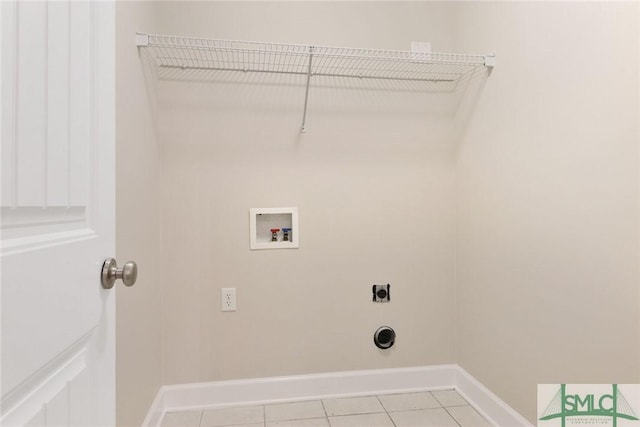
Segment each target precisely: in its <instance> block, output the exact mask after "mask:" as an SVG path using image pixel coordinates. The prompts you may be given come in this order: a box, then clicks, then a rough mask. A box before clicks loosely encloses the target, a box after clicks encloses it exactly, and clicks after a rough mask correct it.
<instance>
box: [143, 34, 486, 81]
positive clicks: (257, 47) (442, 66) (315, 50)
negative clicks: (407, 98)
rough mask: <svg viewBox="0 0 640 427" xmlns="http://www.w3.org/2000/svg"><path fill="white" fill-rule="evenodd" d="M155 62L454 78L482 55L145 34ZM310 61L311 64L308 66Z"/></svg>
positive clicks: (470, 69) (246, 69) (176, 65)
mask: <svg viewBox="0 0 640 427" xmlns="http://www.w3.org/2000/svg"><path fill="white" fill-rule="evenodd" d="M147 48H148V49H149V50H150V53H151V58H152V59H153V61H154V62H155V64H156V66H158V67H159V68H181V69H201V70H212V71H216V70H217V71H242V72H263V73H282V74H300V75H307V74H309V75H311V76H330V77H353V78H361V79H365V78H368V79H389V80H411V81H425V82H456V81H458V80H460V79H461V78H463V77H465V76H466V75H468V74H470V73H472V72H473V71H474V70H475V69H477V68H478V67H484V66H485V56H484V55H468V54H452V53H435V52H434V53H416V52H405V51H394V50H378V49H357V48H345V47H331V46H309V45H295V44H282V43H264V42H248V41H238V40H215V39H201V38H193V37H178V36H162V35H148V44H147ZM310 64H311V66H309V65H310Z"/></svg>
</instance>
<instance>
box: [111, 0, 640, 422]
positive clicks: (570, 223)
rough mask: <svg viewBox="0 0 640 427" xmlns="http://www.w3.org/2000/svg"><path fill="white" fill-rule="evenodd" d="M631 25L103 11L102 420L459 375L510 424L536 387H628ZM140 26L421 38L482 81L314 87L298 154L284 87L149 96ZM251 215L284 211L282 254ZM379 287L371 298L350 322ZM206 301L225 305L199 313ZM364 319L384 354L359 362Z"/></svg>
mask: <svg viewBox="0 0 640 427" xmlns="http://www.w3.org/2000/svg"><path fill="white" fill-rule="evenodd" d="M637 9H638V6H637V5H634V4H631V3H628V4H623V3H615V4H607V3H562V4H561V3H551V2H544V3H522V2H517V3H516V2H511V3H509V2H497V3H493V2H478V3H460V2H457V3H453V2H451V3H437V2H424V3H422V2H407V3H404V2H392V3H385V2H370V3H364V2H359V3H349V2H340V3H332V4H328V3H322V2H319V3H314V2H296V3H294V2H289V3H277V2H257V3H249V2H237V3H228V2H176V3H172V2H157V3H145V2H140V3H138V2H135V3H118V15H117V17H118V50H119V56H118V64H117V66H118V69H117V72H118V92H117V97H118V112H117V119H118V122H117V123H118V200H117V201H118V212H117V213H118V247H117V249H118V250H117V252H118V258H119V261H120V262H124V261H125V260H126V259H137V260H138V261H139V264H140V268H141V274H140V280H139V283H138V284H137V285H136V286H135V287H134V288H131V289H124V288H120V289H119V290H118V298H117V302H118V304H117V310H118V311H117V315H118V321H117V325H118V329H117V333H118V336H117V340H118V390H117V391H118V425H138V424H139V423H140V421H141V420H142V417H143V416H144V412H145V411H146V409H147V408H148V405H149V403H150V402H151V399H152V398H153V396H154V395H155V392H156V391H157V388H158V386H159V385H160V384H161V383H162V384H174V383H182V382H192V381H209V380H220V379H231V378H246V377H262V376H273V375H284V374H301V373H312V372H323V371H336V370H350V369H367V368H383V367H398V366H410V365H430V364H439V363H452V362H458V363H460V364H461V365H462V366H463V367H464V368H465V369H467V370H469V371H470V372H471V373H472V374H473V375H475V376H476V377H477V378H478V379H480V380H481V381H482V382H483V383H484V384H485V385H487V386H488V387H489V388H490V389H491V390H493V391H495V392H496V393H498V394H499V395H500V396H501V397H502V398H503V399H505V400H506V401H507V402H508V403H509V404H510V405H512V406H513V407H514V408H515V409H517V410H518V411H520V412H522V413H523V414H524V415H525V416H527V417H528V418H529V419H530V420H532V421H534V419H535V401H536V395H535V393H536V384H537V383H542V382H638V378H640V372H639V368H640V367H639V364H638V360H639V356H640V351H639V345H640V341H639V339H638V337H639V336H640V328H639V326H638V325H639V324H640V316H639V315H638V312H639V311H640V310H639V307H638V301H640V295H639V294H640V293H639V292H638V271H637V270H638V262H637V261H638V255H639V254H638V235H639V233H640V229H639V227H638V218H639V210H638V194H639V192H638V190H639V187H640V186H639V184H638V182H639V174H638V166H639V160H638V154H639V153H638V133H639V132H638V116H639V113H640V109H639V107H638V93H640V88H639V87H638V86H639V85H638V63H639V60H638V59H639V58H638V56H639V54H638V46H637V43H638V20H637V17H638V13H639V12H638V10H637ZM156 24H157V25H156ZM141 30H142V31H150V32H153V31H157V32H159V33H166V34H182V35H194V36H203V37H214V38H215V37H218V38H228V39H248V40H260V41H276V42H292V43H301V44H305V43H317V44H327V45H339V46H358V47H374V48H388V49H401V50H403V49H408V47H409V43H410V41H412V40H422V41H431V42H433V46H434V50H439V51H448V50H453V51H464V52H492V51H495V52H496V53H497V55H498V66H497V67H496V69H495V70H494V72H493V74H492V75H491V77H489V78H488V79H486V80H485V79H483V78H482V77H479V78H478V80H476V81H474V82H472V83H473V84H472V85H471V86H470V87H469V88H468V90H467V91H466V95H467V96H466V98H465V99H463V100H462V101H463V102H461V103H460V104H458V103H457V101H458V100H457V99H451V97H450V96H446V95H444V96H443V95H442V94H434V93H420V92H416V91H415V87H409V88H405V89H407V90H404V91H398V90H396V89H397V87H394V88H393V89H394V90H389V89H390V87H389V86H387V85H384V84H378V85H374V87H371V86H368V87H364V86H362V87H358V85H357V84H356V87H355V88H353V87H351V88H349V87H350V86H353V84H352V83H349V84H348V85H345V83H344V82H342V81H339V80H332V81H327V80H324V81H323V80H320V79H316V80H315V82H314V87H313V88H312V90H311V95H310V96H311V98H310V103H309V116H308V128H309V131H308V133H307V134H305V135H301V134H300V133H299V132H298V128H299V125H300V120H301V115H302V101H303V97H304V87H303V84H304V82H303V80H299V79H297V78H291V77H265V76H251V77H250V78H249V80H250V81H249V82H248V83H249V84H247V82H246V81H244V82H243V83H242V84H237V82H238V80H237V76H226V80H225V81H223V82H220V81H218V82H208V83H206V84H204V83H202V82H198V81H192V82H184V81H182V82H175V81H163V82H160V83H159V84H158V86H157V87H155V88H152V90H151V91H150V93H149V95H150V97H149V96H147V95H148V94H147V93H146V92H145V80H144V79H143V76H142V74H141V65H140V63H139V62H138V57H137V54H136V51H135V49H132V48H131V43H132V40H131V39H130V37H131V35H132V33H133V32H135V31H141ZM156 96H157V97H158V106H157V113H158V118H159V120H158V122H157V123H158V129H157V130H158V133H157V136H156V135H155V134H154V133H153V129H154V126H155V124H154V122H153V120H154V114H155V112H156V107H155V106H154V102H155V97H156ZM476 96H477V97H476ZM149 99H151V103H150V101H149ZM456 108H457V109H456ZM458 139H460V140H459V141H458ZM274 206H297V207H298V208H299V209H300V226H301V245H300V249H298V250H280V251H250V250H249V235H248V229H249V226H248V210H249V208H250V207H274ZM163 266H165V267H163ZM386 282H390V283H391V284H392V295H393V302H392V303H391V304H388V305H374V304H373V303H371V302H370V285H371V284H372V283H386ZM222 287H236V288H237V290H238V311H237V312H235V313H221V312H220V288H222ZM161 288H162V289H163V290H162V295H161V292H160V289H161ZM163 299H164V300H165V301H168V302H169V303H167V304H165V306H164V307H163V309H162V314H161V305H162V304H161V302H162V300H163ZM160 324H161V329H162V332H161V333H160V327H159V326H160ZM383 324H388V325H391V326H393V327H394V328H395V329H396V331H397V332H398V341H397V345H396V346H395V347H394V348H393V349H392V350H391V351H388V352H381V351H379V350H377V349H376V348H375V347H374V346H373V344H372V343H371V337H372V334H373V331H374V330H375V329H376V328H377V327H378V326H379V325H383ZM161 335H162V339H161ZM161 361H162V366H161ZM160 372H162V381H161V380H160V375H161V374H160Z"/></svg>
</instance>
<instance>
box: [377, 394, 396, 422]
mask: <svg viewBox="0 0 640 427" xmlns="http://www.w3.org/2000/svg"><path fill="white" fill-rule="evenodd" d="M376 399H378V403H380V406H382V409H384V413H385V414H387V418H389V421H391V424H393V427H398V426H396V422H395V421H393V418H391V414H390V413H389V411H387V407H386V406H384V403H382V400H380V396H379V395H376Z"/></svg>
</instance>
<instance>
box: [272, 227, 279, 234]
mask: <svg viewBox="0 0 640 427" xmlns="http://www.w3.org/2000/svg"><path fill="white" fill-rule="evenodd" d="M278 231H280V229H279V228H272V229H271V232H272V233H277V232H278Z"/></svg>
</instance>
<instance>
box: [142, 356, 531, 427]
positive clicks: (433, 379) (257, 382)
mask: <svg viewBox="0 0 640 427" xmlns="http://www.w3.org/2000/svg"><path fill="white" fill-rule="evenodd" d="M451 388H455V389H456V390H458V391H459V392H460V394H461V395H463V397H464V398H465V399H466V400H467V401H468V402H469V404H471V405H472V406H473V407H475V408H476V409H477V410H478V412H480V413H481V414H482V415H483V416H484V417H485V418H486V419H487V420H489V422H491V423H493V424H494V425H495V426H499V427H531V426H532V425H531V424H530V423H529V422H528V421H527V420H526V419H524V418H523V417H522V416H521V415H520V414H518V413H517V412H516V411H515V410H513V409H512V408H511V407H509V406H508V405H507V404H506V403H504V402H503V401H502V400H501V399H500V398H498V397H497V396H496V395H495V394H493V393H492V392H491V391H489V390H488V389H487V388H486V387H484V386H483V385H482V384H480V383H479V382H478V381H477V380H476V379H475V378H473V377H472V376H471V375H470V374H469V373H468V372H466V371H465V370H464V369H462V368H461V367H460V366H458V365H437V366H424V367H413V368H396V369H377V370H368V371H348V372H331V373H324V374H310V375H295V376H287V377H272V378H258V379H247V380H232V381H217V382H209V383H194V384H180V385H170V386H163V387H161V388H160V390H159V391H158V395H157V396H156V398H155V400H154V401H153V404H152V405H151V408H150V410H149V413H148V414H147V417H146V419H145V421H144V424H143V427H159V426H160V423H161V420H162V415H163V414H164V413H165V412H169V411H184V410H194V409H213V408H218V407H224V406H239V405H257V404H261V405H262V404H271V403H282V402H287V401H300V400H315V399H326V398H335V397H350V396H366V395H377V394H390V393H403V392H413V391H425V390H442V389H451Z"/></svg>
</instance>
